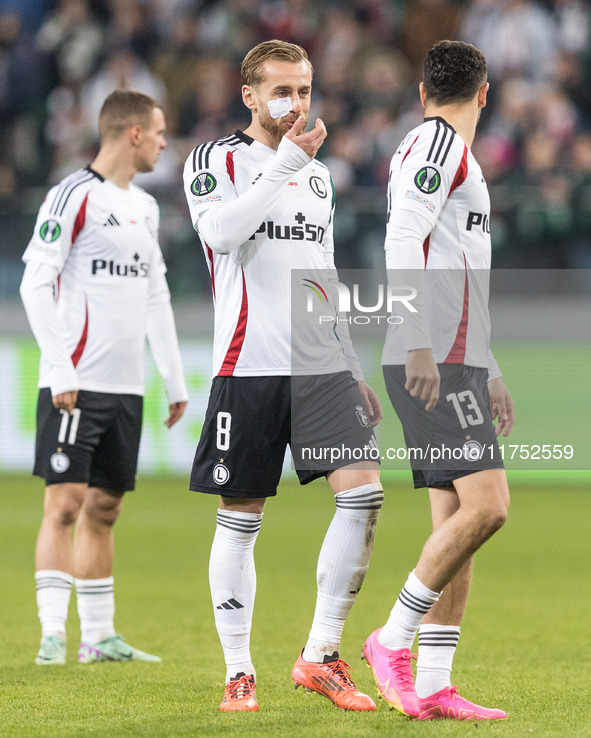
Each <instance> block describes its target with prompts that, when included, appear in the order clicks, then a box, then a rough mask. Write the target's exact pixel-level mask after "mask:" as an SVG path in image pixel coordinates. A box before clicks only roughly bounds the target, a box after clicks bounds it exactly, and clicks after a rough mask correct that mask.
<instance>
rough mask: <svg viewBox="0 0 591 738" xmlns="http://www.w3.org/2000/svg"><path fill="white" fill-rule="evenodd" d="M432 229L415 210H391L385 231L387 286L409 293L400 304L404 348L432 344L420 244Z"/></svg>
mask: <svg viewBox="0 0 591 738" xmlns="http://www.w3.org/2000/svg"><path fill="white" fill-rule="evenodd" d="M430 231H431V225H430V223H429V222H428V221H427V220H426V219H425V218H422V217H421V216H420V215H418V214H416V213H409V212H408V211H402V212H401V213H397V211H396V210H393V211H392V213H391V214H390V222H389V223H388V228H387V231H386V241H385V244H384V250H385V252H386V267H387V269H388V286H389V289H390V290H391V291H392V293H393V294H394V295H395V296H396V297H399V298H405V297H408V303H407V305H408V306H411V307H412V308H413V309H412V310H411V309H410V307H407V306H405V303H404V302H403V301H402V299H401V300H400V301H395V302H393V303H392V304H393V305H396V306H397V307H399V309H398V311H397V312H398V313H399V317H400V318H401V319H402V322H401V323H400V329H401V334H402V337H403V340H404V345H405V348H406V350H407V351H414V350H416V349H423V348H431V346H432V342H431V332H430V330H429V325H428V321H427V313H426V295H425V254H424V251H423V244H424V242H425V239H426V238H427V236H428V235H429V233H430Z"/></svg>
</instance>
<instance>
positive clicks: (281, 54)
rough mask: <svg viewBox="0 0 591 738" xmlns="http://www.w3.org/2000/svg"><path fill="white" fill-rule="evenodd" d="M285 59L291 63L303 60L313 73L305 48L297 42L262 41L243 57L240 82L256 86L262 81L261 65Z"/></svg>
mask: <svg viewBox="0 0 591 738" xmlns="http://www.w3.org/2000/svg"><path fill="white" fill-rule="evenodd" d="M273 60H278V61H286V62H290V63H292V64H298V63H299V62H302V61H305V62H307V63H308V64H309V66H310V71H311V72H312V73H314V69H313V67H312V63H311V61H310V60H309V59H308V54H307V53H306V50H305V49H303V48H302V47H301V46H298V45H297V44H290V43H288V42H287V41H279V40H278V39H273V40H272V41H263V42H262V43H261V44H258V45H257V46H255V47H254V48H253V49H251V50H250V51H249V52H248V54H247V55H246V56H245V57H244V60H243V62H242V67H241V68H240V73H241V76H242V84H243V85H248V86H249V87H256V86H257V85H260V84H261V82H263V81H264V79H265V75H264V70H263V65H264V64H265V62H268V61H273Z"/></svg>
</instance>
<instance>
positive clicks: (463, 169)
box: [448, 144, 468, 197]
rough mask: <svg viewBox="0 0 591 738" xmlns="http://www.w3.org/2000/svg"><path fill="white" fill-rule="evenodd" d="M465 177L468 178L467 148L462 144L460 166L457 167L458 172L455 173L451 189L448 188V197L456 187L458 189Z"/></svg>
mask: <svg viewBox="0 0 591 738" xmlns="http://www.w3.org/2000/svg"><path fill="white" fill-rule="evenodd" d="M467 176H468V147H467V146H466V144H464V153H463V155H462V161H461V162H460V166H459V167H458V171H457V172H456V176H455V177H454V181H453V182H452V183H451V187H450V188H449V195H451V193H452V192H453V191H454V190H455V188H456V187H459V186H460V185H461V184H462V183H463V182H464V181H465V180H466V177H467ZM449 195H448V197H449Z"/></svg>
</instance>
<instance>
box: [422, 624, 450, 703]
mask: <svg viewBox="0 0 591 738" xmlns="http://www.w3.org/2000/svg"><path fill="white" fill-rule="evenodd" d="M459 638H460V626H459V625H433V624H431V623H430V624H429V625H421V627H420V628H419V659H418V661H417V678H416V683H415V688H416V691H417V696H418V697H419V698H424V697H430V696H431V695H432V694H435V693H436V692H439V691H440V690H441V689H444V688H445V687H449V686H451V668H452V664H453V660H454V655H455V652H456V647H457V645H458V640H459Z"/></svg>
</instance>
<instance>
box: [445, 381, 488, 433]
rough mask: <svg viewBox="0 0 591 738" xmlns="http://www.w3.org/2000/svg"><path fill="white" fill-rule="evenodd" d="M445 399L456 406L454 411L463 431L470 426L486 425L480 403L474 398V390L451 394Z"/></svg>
mask: <svg viewBox="0 0 591 738" xmlns="http://www.w3.org/2000/svg"><path fill="white" fill-rule="evenodd" d="M445 399H446V400H447V401H448V402H451V403H452V405H453V406H454V410H455V411H456V415H457V416H458V420H459V421H460V425H461V427H462V428H463V429H466V428H467V427H468V426H469V425H481V424H482V423H484V417H483V415H482V413H481V412H480V408H479V407H478V401H477V400H476V397H474V393H473V392H472V390H464V391H463V392H450V393H449V395H446V397H445ZM463 406H464V407H463ZM464 408H465V409H464ZM466 411H470V412H466Z"/></svg>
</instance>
